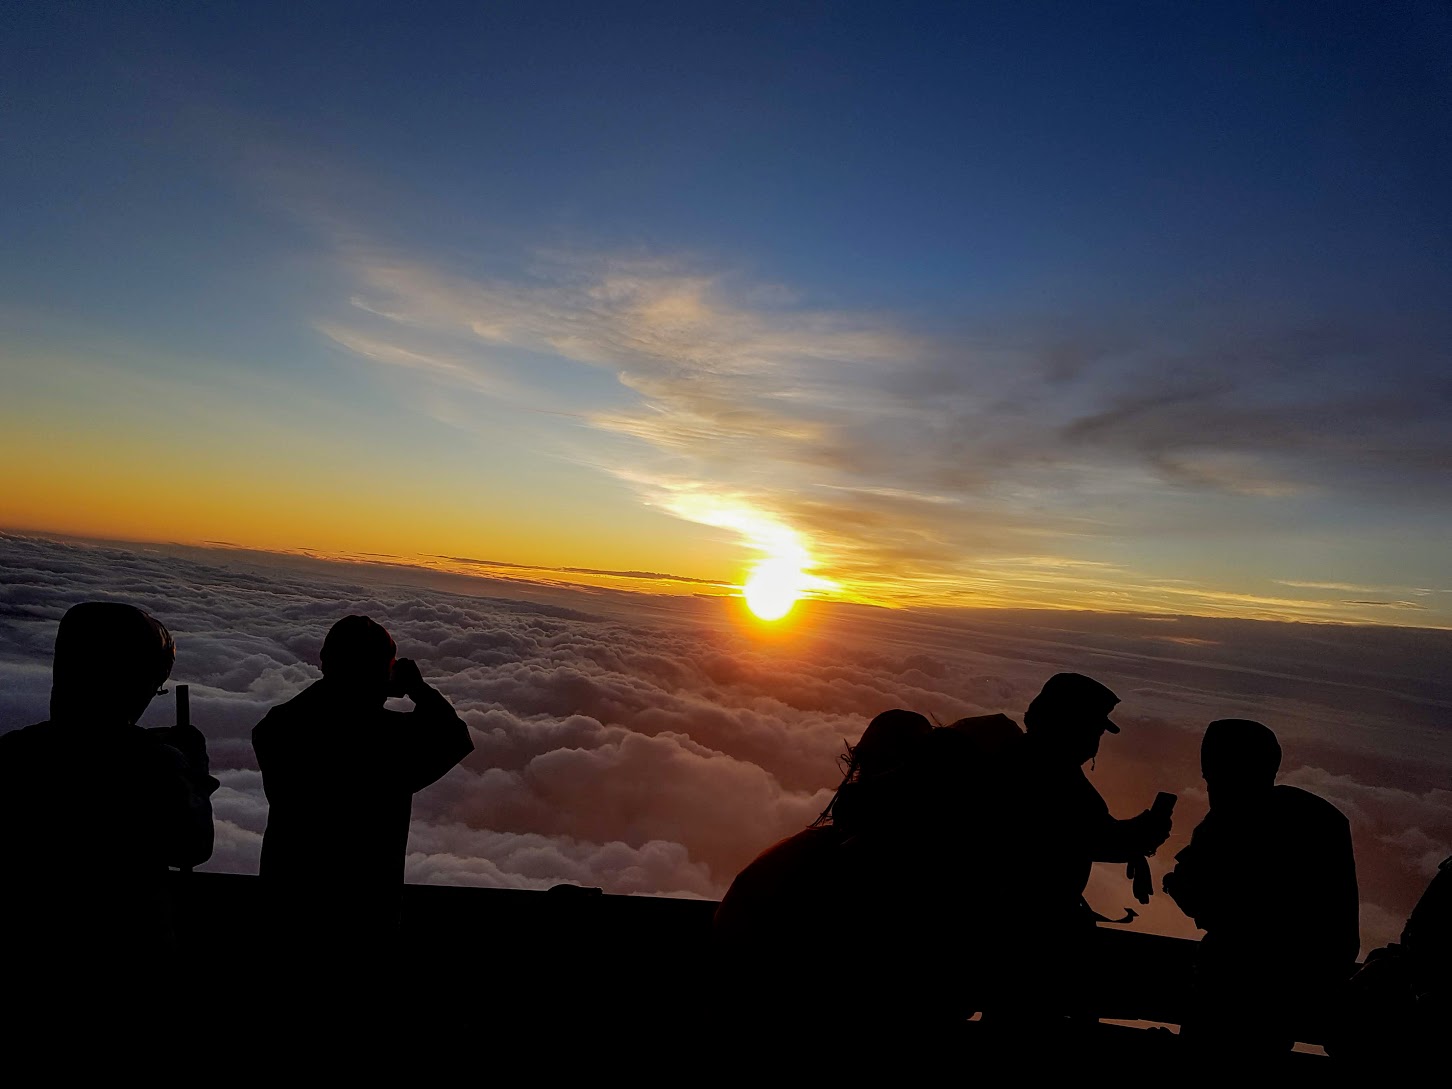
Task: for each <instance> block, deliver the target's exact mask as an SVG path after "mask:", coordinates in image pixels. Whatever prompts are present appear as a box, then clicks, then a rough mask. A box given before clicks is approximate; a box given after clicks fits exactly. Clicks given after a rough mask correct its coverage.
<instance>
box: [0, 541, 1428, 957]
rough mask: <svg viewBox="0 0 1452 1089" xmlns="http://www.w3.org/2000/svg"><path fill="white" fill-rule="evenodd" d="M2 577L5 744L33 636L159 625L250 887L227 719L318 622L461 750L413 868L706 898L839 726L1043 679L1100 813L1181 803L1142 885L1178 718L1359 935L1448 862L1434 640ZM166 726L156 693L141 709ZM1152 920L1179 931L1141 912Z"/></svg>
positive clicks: (30, 572)
mask: <svg viewBox="0 0 1452 1089" xmlns="http://www.w3.org/2000/svg"><path fill="white" fill-rule="evenodd" d="M0 563H3V569H4V571H5V578H4V582H3V585H0V730H9V729H13V728H16V727H18V726H22V725H25V724H27V723H29V722H33V721H38V720H40V719H42V718H44V717H45V715H46V703H47V698H48V691H49V662H50V655H51V649H52V645H53V641H54V637H55V626H56V622H57V621H58V620H59V618H60V616H61V614H62V613H63V612H64V611H65V609H66V608H67V607H69V606H70V605H72V604H74V603H75V602H77V601H82V600H87V599H93V598H114V599H121V600H127V601H132V602H135V603H137V604H140V605H143V606H144V607H146V608H149V609H151V610H152V611H153V612H155V613H156V615H157V616H158V617H160V618H162V619H163V620H164V621H165V622H166V623H167V625H168V626H169V627H170V628H171V630H172V632H173V633H174V634H175V635H176V636H177V640H178V644H179V660H178V665H177V669H176V672H175V674H174V680H176V681H179V682H185V683H189V684H191V685H192V686H193V687H192V699H193V708H194V716H195V718H196V719H197V720H198V722H199V723H200V725H201V726H202V727H203V729H204V730H205V731H206V733H207V734H208V736H209V737H210V738H211V739H212V741H211V747H212V752H213V762H214V769H213V770H214V771H215V772H216V774H217V775H218V777H219V778H220V779H221V781H222V784H223V786H222V788H221V790H220V791H219V792H218V793H217V796H216V799H215V805H216V813H217V818H218V839H217V851H216V854H215V856H214V858H213V860H212V862H211V863H209V865H208V868H209V869H216V870H227V871H236V872H255V871H256V866H257V855H258V848H259V844H260V837H261V833H262V830H263V828H264V826H265V823H266V818H267V806H266V802H265V800H264V799H263V797H262V791H261V781H260V777H259V775H258V773H257V770H256V765H255V762H254V760H253V756H252V750H251V746H250V744H249V741H248V735H249V731H250V730H251V728H252V726H253V725H254V724H255V723H256V722H257V720H258V719H259V718H261V716H262V714H263V712H264V711H265V710H266V709H267V707H268V706H270V705H271V704H273V703H276V702H278V701H280V700H283V699H286V698H288V697H289V696H291V695H293V694H294V693H295V692H297V691H298V690H299V689H300V688H302V687H303V686H304V685H305V684H307V683H308V682H309V681H310V680H312V679H313V678H315V677H316V676H318V673H317V670H316V667H315V662H316V659H317V651H318V647H319V646H320V645H321V642H322V638H323V635H324V633H325V632H326V630H327V628H328V626H329V625H330V624H331V623H332V622H333V621H334V620H335V619H337V617H339V616H341V615H344V614H345V613H349V612H362V613H367V614H369V615H372V616H373V617H375V618H377V619H379V620H381V621H382V622H384V623H385V624H386V625H387V626H388V628H389V629H390V630H391V631H392V632H393V634H394V636H395V638H396V639H397V641H398V643H399V647H400V653H402V654H406V655H409V656H411V657H414V658H416V659H418V660H419V662H420V664H421V665H422V666H423V668H424V671H425V675H426V676H428V677H429V678H430V679H431V680H433V681H434V682H435V683H436V684H437V685H438V686H439V687H440V688H441V689H442V690H443V691H444V692H445V693H446V694H447V695H448V696H449V698H450V699H451V700H453V702H454V704H455V706H456V707H457V708H458V709H459V711H460V712H461V714H463V716H464V717H465V719H466V720H467V721H468V723H469V725H470V728H471V729H472V731H473V734H474V741H475V745H476V752H475V753H474V755H473V756H472V757H471V758H470V759H469V760H468V761H467V762H466V763H465V765H464V766H462V767H459V768H456V769H455V770H454V771H452V772H451V773H450V774H449V775H448V776H446V777H445V778H444V779H443V780H442V781H441V782H439V783H438V784H436V785H435V786H433V787H431V788H430V789H428V790H427V791H425V792H423V793H422V794H420V795H419V796H418V798H417V800H416V802H415V806H414V824H413V831H412V838H411V840H410V846H409V851H410V853H409V858H408V876H409V879H410V880H412V881H421V882H436V883H453V884H477V885H490V886H505V887H516V888H543V887H547V886H549V885H551V884H555V883H557V882H561V881H572V882H578V883H583V884H590V885H599V886H602V887H603V888H605V889H606V890H607V891H609V892H620V893H653V894H663V895H677V896H703V897H714V896H718V895H720V893H721V892H722V891H723V890H724V888H725V886H726V884H727V883H729V881H730V880H731V877H732V876H733V875H734V874H735V872H736V871H737V870H738V869H739V868H740V867H741V866H742V865H743V864H744V863H745V862H747V861H748V860H749V859H750V858H751V857H752V856H753V855H755V854H756V853H757V852H758V851H759V850H760V849H761V848H762V847H764V846H766V845H767V844H769V843H771V842H772V841H774V840H775V839H777V838H780V837H781V836H783V835H786V834H788V833H790V832H793V831H795V830H796V829H798V828H800V827H802V826H803V825H805V824H806V823H807V822H809V821H810V820H811V819H812V817H814V816H815V815H816V814H817V812H818V811H820V809H821V808H822V806H823V804H824V803H825V801H826V799H827V797H828V792H829V790H830V788H831V787H832V786H833V785H834V784H835V781H836V765H835V763H834V759H835V757H836V755H837V754H838V752H840V751H841V748H842V744H843V739H844V738H849V739H854V740H855V738H856V737H857V736H858V735H859V734H860V733H861V730H862V728H863V726H864V725H865V724H866V722H867V720H868V719H869V718H870V717H871V716H872V715H874V714H876V713H877V712H878V711H881V710H883V709H885V708H888V707H895V706H903V707H912V708H916V709H918V710H922V711H924V712H927V713H931V714H933V715H935V716H936V717H937V718H938V719H939V720H941V721H944V722H946V721H950V720H952V719H954V718H956V717H959V716H961V715H966V714H975V713H983V712H988V711H998V710H1004V711H1007V712H1008V713H1010V714H1012V715H1014V716H1015V717H1017V716H1019V715H1020V714H1021V712H1022V710H1023V708H1024V707H1025V705H1026V704H1027V703H1028V700H1029V699H1030V698H1031V696H1032V695H1033V693H1034V692H1035V691H1036V690H1037V688H1038V686H1039V684H1041V683H1042V681H1043V679H1044V678H1045V677H1046V676H1048V675H1049V674H1050V673H1053V672H1056V671H1058V670H1062V669H1074V670H1080V671H1083V672H1087V673H1091V674H1093V675H1094V676H1096V677H1099V678H1102V679H1103V680H1105V681H1106V682H1107V683H1109V684H1110V685H1111V686H1112V687H1114V688H1115V689H1116V690H1117V691H1118V692H1119V694H1120V695H1121V696H1122V697H1123V700H1124V702H1123V705H1122V707H1121V709H1120V713H1119V714H1118V715H1117V716H1116V718H1117V719H1118V721H1120V722H1121V724H1122V725H1123V726H1124V732H1123V734H1122V735H1120V736H1119V737H1117V738H1111V739H1108V741H1107V742H1106V745H1105V747H1104V750H1103V752H1102V753H1101V758H1100V760H1099V761H1098V766H1097V768H1096V769H1095V771H1094V772H1093V775H1094V779H1095V782H1096V783H1097V784H1098V785H1099V787H1100V789H1101V790H1102V791H1103V792H1104V794H1105V796H1106V797H1107V798H1108V799H1109V801H1110V804H1111V806H1112V807H1113V808H1114V809H1116V811H1118V812H1120V813H1121V814H1124V815H1128V814H1130V813H1133V812H1137V811H1138V810H1139V809H1140V808H1142V807H1143V806H1145V805H1147V804H1148V803H1149V801H1150V800H1151V799H1152V797H1153V796H1154V793H1155V791H1156V790H1159V789H1167V790H1173V791H1176V792H1177V793H1179V794H1180V795H1181V804H1180V807H1179V810H1178V811H1177V813H1176V817H1177V820H1176V828H1175V835H1174V837H1173V838H1172V839H1171V841H1170V844H1169V845H1168V847H1167V849H1166V850H1163V851H1162V852H1161V854H1162V855H1163V856H1164V857H1163V858H1161V859H1156V860H1155V861H1156V863H1157V864H1158V865H1157V869H1158V870H1159V871H1161V872H1162V870H1163V867H1164V864H1165V863H1167V862H1168V861H1169V856H1170V855H1172V854H1173V850H1174V849H1177V848H1178V846H1180V845H1183V843H1184V842H1185V839H1186V838H1187V836H1188V834H1189V831H1190V829H1191V828H1192V827H1193V826H1194V823H1195V822H1196V821H1197V820H1198V819H1199V817H1200V816H1201V815H1202V814H1203V811H1204V796H1203V792H1202V791H1201V790H1200V786H1201V784H1200V781H1199V775H1198V755H1197V746H1198V742H1199V734H1200V730H1201V729H1202V728H1203V726H1204V724H1205V723H1206V722H1208V721H1209V720H1210V719H1212V718H1218V717H1227V716H1243V717H1254V718H1259V719H1261V720H1263V721H1265V722H1266V723H1268V724H1269V725H1271V726H1272V727H1273V728H1274V729H1275V730H1276V731H1277V733H1278V734H1279V735H1280V737H1281V741H1282V744H1283V747H1284V748H1285V751H1286V761H1285V766H1284V768H1283V778H1284V779H1285V780H1286V781H1288V782H1291V783H1294V784H1297V785H1300V786H1304V787H1307V788H1309V789H1311V790H1314V791H1316V792H1318V793H1320V794H1322V795H1324V796H1326V797H1327V798H1329V799H1330V800H1332V801H1333V802H1335V803H1336V804H1337V805H1338V806H1340V807H1341V809H1342V810H1343V811H1344V812H1345V813H1346V814H1347V816H1348V817H1350V819H1351V821H1352V824H1353V827H1354V829H1355V834H1356V848H1357V861H1358V866H1359V867H1360V875H1361V885H1362V899H1363V940H1364V943H1365V944H1366V945H1367V946H1368V947H1370V946H1374V945H1378V944H1382V943H1384V942H1386V941H1388V940H1392V939H1393V938H1394V937H1395V934H1396V932H1397V931H1398V930H1399V929H1400V926H1401V922H1402V920H1403V919H1404V917H1405V915H1406V912H1407V911H1408V910H1409V908H1410V906H1411V904H1412V903H1413V902H1414V900H1415V898H1416V896H1417V894H1418V893H1419V892H1420V890H1421V889H1422V888H1423V887H1424V885H1425V884H1426V882H1427V880H1428V878H1429V877H1430V875H1431V873H1432V871H1433V869H1434V868H1435V865H1436V863H1437V862H1438V861H1439V860H1440V859H1441V858H1443V857H1444V856H1446V855H1447V854H1449V853H1452V680H1449V679H1447V677H1446V676H1445V663H1446V662H1447V661H1448V660H1449V657H1452V654H1449V652H1452V633H1448V632H1441V631H1428V630H1415V629H1395V628H1365V627H1349V626H1347V627H1336V626H1312V625H1296V624H1272V623H1265V622H1251V621H1236V620H1223V619H1217V620H1211V619H1198V618H1187V617H1181V618H1152V617H1140V616H1128V615H1110V614H1096V613H1051V612H1042V611H1038V612H1008V611H1001V610H995V611H961V610H960V611H951V612H950V611H930V610H914V611H901V612H893V611H887V610H879V609H867V608H859V607H850V606H827V605H816V606H812V607H809V608H805V611H804V614H803V616H802V617H801V619H800V621H799V622H798V623H797V624H795V625H794V626H793V627H792V629H791V632H790V633H789V634H785V633H784V634H782V635H776V636H763V635H760V634H752V632H751V629H750V628H749V627H748V626H746V625H744V624H742V623H740V617H739V614H738V613H737V612H736V611H735V610H736V609H737V608H738V606H737V604H736V603H734V602H730V601H724V600H722V599H711V598H683V597H660V596H652V595H644V594H625V593H616V592H610V591H594V590H568V589H560V588H557V587H540V586H531V585H529V584H521V583H518V582H510V581H506V580H488V579H479V578H467V577H462V576H453V575H441V574H438V573H434V572H428V571H424V570H420V569H412V568H404V567H387V566H381V565H361V564H360V565H343V564H329V563H324V562H321V561H315V560H309V559H305V558H297V557H289V558H283V557H276V556H267V555H263V554H258V553H248V552H241V551H221V550H200V549H184V548H144V547H140V546H125V547H121V546H99V545H91V544H81V543H63V542H56V541H50V540H43V539H37V538H31V537H19V536H13V535H3V534H0ZM169 712H170V705H169V702H168V701H166V700H158V701H157V702H156V703H155V704H154V705H153V707H152V708H151V710H150V711H149V712H148V716H147V720H146V721H147V722H148V723H149V724H159V723H161V722H164V721H166V719H167V716H168V714H169ZM347 743H348V739H347V738H340V739H339V744H340V745H346V744H347ZM97 818H98V820H101V819H104V815H102V814H98V815H97ZM346 823H347V813H346V805H344V806H343V807H342V808H341V810H340V813H339V824H340V829H343V830H345V829H346ZM340 834H346V831H340ZM986 880H987V881H988V882H990V883H991V881H992V878H991V876H987V875H986ZM1090 891H1091V898H1092V899H1093V901H1094V902H1095V903H1096V905H1098V906H1100V907H1101V909H1116V910H1117V909H1118V908H1120V907H1121V906H1123V905H1124V904H1125V903H1127V902H1129V890H1128V887H1127V885H1126V884H1125V882H1124V881H1123V879H1122V875H1120V874H1118V873H1116V872H1115V868H1114V867H1100V868H1099V872H1097V873H1096V876H1095V879H1094V882H1093V884H1092V886H1091V890H1090ZM991 894H992V895H994V896H995V898H996V899H1000V900H1004V901H1011V896H1012V893H1011V890H1007V889H993V890H991ZM1247 906H1248V910H1253V895H1252V894H1251V892H1250V890H1247ZM1145 916H1146V917H1145V918H1144V919H1143V920H1142V923H1143V924H1144V925H1145V926H1146V927H1147V928H1148V929H1152V930H1159V931H1162V932H1166V933H1177V934H1190V933H1193V931H1192V929H1191V928H1190V925H1189V924H1188V922H1186V921H1185V920H1184V919H1183V918H1181V917H1180V916H1179V915H1178V913H1177V912H1176V911H1175V910H1174V909H1173V907H1172V906H1169V905H1167V904H1166V903H1165V902H1164V897H1156V899H1155V901H1154V902H1153V903H1152V904H1151V906H1150V908H1149V910H1148V911H1146V913H1145Z"/></svg>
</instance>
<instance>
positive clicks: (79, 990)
mask: <svg viewBox="0 0 1452 1089" xmlns="http://www.w3.org/2000/svg"><path fill="white" fill-rule="evenodd" d="M175 660H176V645H175V644H174V643H173V641H172V638H171V635H170V634H169V633H168V632H167V630H166V628H165V627H164V626H163V625H162V624H161V623H160V621H158V620H156V619H155V618H154V617H152V616H151V615H149V614H148V613H146V612H143V611H142V610H141V609H138V608H136V607H134V606H132V605H124V604H120V603H117V602H100V601H92V602H85V603H83V604H80V605H76V606H74V607H72V608H71V609H70V610H68V611H67V612H66V614H65V616H64V617H63V618H62V619H61V622H60V628H59V630H58V631H57V633H56V641H55V661H54V669H53V675H52V687H51V697H50V719H49V720H48V721H46V722H41V723H37V724H36V725H34V726H27V727H25V728H24V729H21V730H16V731H14V732H12V733H9V734H6V735H4V736H3V737H0V870H3V875H4V879H3V880H4V886H3V891H0V942H3V957H0V963H3V966H4V967H3V972H4V976H3V978H4V980H5V984H6V988H7V996H8V997H9V998H10V999H12V1000H18V1004H17V1005H16V1006H15V1007H14V1008H15V1009H23V1010H24V1011H25V1013H26V1014H27V1015H28V1016H31V1017H34V1018H36V1019H41V1018H45V1017H53V1018H55V1019H56V1021H57V1023H59V1022H60V1021H61V1020H63V1019H64V1018H65V1017H67V1016H70V1014H68V1013H66V1012H65V1011H68V1010H72V1009H73V1008H74V1006H75V1004H76V1003H78V1002H80V1003H83V1004H84V1005H85V1006H86V1016H87V1017H88V1018H91V1017H94V1018H105V1019H106V1023H107V1024H111V1025H115V1024H117V1023H118V1022H120V1021H123V1020H124V1019H126V1018H127V1017H136V1016H139V1009H144V1010H145V1011H146V1015H147V1016H150V1017H165V1016H167V1015H168V1013H169V1011H170V1009H171V1007H170V1006H167V1005H161V1006H152V1005H150V1003H152V1002H153V1001H155V1000H157V999H158V998H160V999H162V1000H163V1001H165V1000H166V999H169V998H170V999H174V998H177V997H179V996H180V995H181V994H182V993H183V992H184V991H185V989H186V988H188V987H191V988H193V989H195V987H196V983H195V981H194V980H193V979H190V978H189V975H190V971H191V970H195V968H196V967H198V965H197V964H192V965H189V966H186V967H185V968H184V966H183V965H182V964H181V958H180V953H179V950H178V949H177V947H176V941H175V936H174V930H173V926H172V916H171V903H170V896H169V881H168V877H167V869H168V867H170V866H176V867H190V866H195V865H198V864H200V863H202V862H205V861H206V860H207V858H208V857H210V855H211V853H212V809H211V802H210V800H209V799H210V795H211V794H212V792H213V791H214V790H216V788H217V785H218V784H217V780H215V779H213V778H212V777H211V776H210V775H208V774H207V748H206V742H205V740H204V739H203V737H202V735H201V733H200V732H199V731H198V730H197V729H196V728H195V727H192V726H186V727H163V728H157V729H149V730H148V729H142V728H141V727H140V726H137V725H136V720H137V718H139V717H140V716H141V713H142V712H143V711H145V710H146V707H147V705H148V704H149V703H150V702H151V700H152V698H153V697H154V696H155V695H157V689H158V688H159V687H160V686H161V685H162V684H164V683H165V682H166V679H167V677H168V676H169V675H170V673H171V668H172V665H173V663H174V662H175ZM118 999H122V1000H120V1001H118ZM47 1003H54V1004H53V1005H48V1004H47ZM9 1027H11V1028H12V1029H14V1027H15V1026H14V1025H11V1026H9Z"/></svg>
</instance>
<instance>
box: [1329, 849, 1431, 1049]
mask: <svg viewBox="0 0 1452 1089" xmlns="http://www.w3.org/2000/svg"><path fill="white" fill-rule="evenodd" d="M1335 1006H1336V1009H1335V1010H1334V1018H1333V1031H1332V1034H1331V1037H1330V1039H1328V1040H1327V1043H1326V1050H1327V1051H1328V1052H1330V1054H1331V1055H1332V1056H1333V1057H1334V1058H1335V1059H1336V1060H1337V1061H1338V1062H1342V1063H1347V1064H1349V1065H1352V1066H1356V1067H1359V1068H1361V1069H1362V1070H1363V1071H1365V1072H1366V1073H1370V1074H1373V1075H1376V1074H1382V1075H1385V1074H1388V1073H1404V1072H1412V1071H1419V1069H1422V1068H1425V1066H1426V1064H1429V1063H1431V1064H1435V1063H1437V1062H1439V1061H1441V1057H1442V1054H1443V1052H1444V1050H1445V1048H1446V1036H1447V1027H1448V1026H1449V1025H1452V858H1446V859H1443V860H1442V864H1441V865H1440V866H1439V867H1438V868H1437V873H1436V874H1435V875H1434V876H1433V877H1432V881H1431V884H1429V885H1428V886H1427V888H1426V891H1425V892H1423V893H1422V897H1421V899H1420V900H1418V901H1417V905H1416V907H1414V908H1413V909H1412V913H1411V915H1410V916H1409V917H1408V918H1407V923H1406V926H1404V927H1403V928H1402V933H1401V938H1400V940H1399V941H1396V942H1392V943H1391V944H1390V945H1384V946H1382V947H1381V948H1380V949H1373V950H1372V951H1371V952H1370V953H1368V954H1367V957H1366V963H1365V964H1363V965H1362V966H1361V968H1360V969H1358V970H1357V972H1356V974H1355V975H1354V976H1352V977H1351V982H1350V983H1349V984H1348V985H1347V987H1346V989H1345V991H1344V993H1343V994H1342V995H1341V996H1340V997H1339V998H1338V999H1337V1001H1336V1002H1335Z"/></svg>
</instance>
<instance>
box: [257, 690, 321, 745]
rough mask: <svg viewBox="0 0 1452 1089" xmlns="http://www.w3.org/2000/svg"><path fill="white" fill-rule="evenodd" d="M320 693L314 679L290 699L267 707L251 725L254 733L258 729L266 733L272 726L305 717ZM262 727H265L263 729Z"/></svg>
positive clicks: (318, 698)
mask: <svg viewBox="0 0 1452 1089" xmlns="http://www.w3.org/2000/svg"><path fill="white" fill-rule="evenodd" d="M320 699H321V695H320V692H319V689H318V682H317V681H314V682H313V683H312V684H310V685H308V686H307V687H306V688H304V689H303V690H302V691H301V692H299V693H297V695H295V696H293V697H292V698H291V699H287V700H283V701H282V702H281V703H278V704H274V705H273V706H272V707H270V708H268V710H267V713H266V714H265V715H263V716H262V719H261V721H259V722H258V723H257V725H256V726H254V727H252V732H253V734H254V735H255V734H256V733H257V731H258V730H263V732H264V733H266V732H267V731H268V730H270V729H271V728H272V727H274V726H277V725H280V724H285V723H287V722H290V721H292V720H294V719H299V718H305V717H307V715H308V714H310V713H311V712H312V711H313V710H314V709H315V708H316V705H317V704H318V703H319V701H320ZM264 727H265V728H266V729H264Z"/></svg>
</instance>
